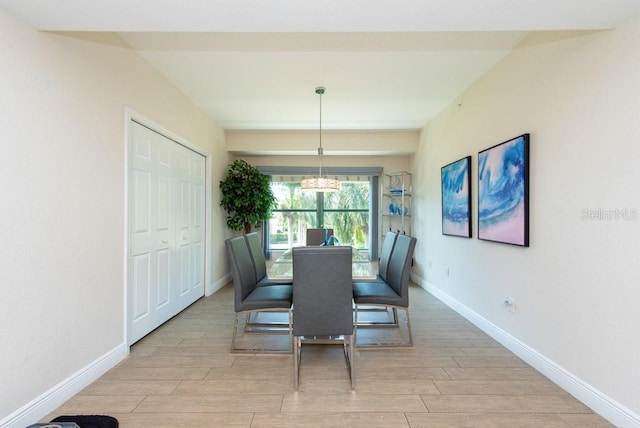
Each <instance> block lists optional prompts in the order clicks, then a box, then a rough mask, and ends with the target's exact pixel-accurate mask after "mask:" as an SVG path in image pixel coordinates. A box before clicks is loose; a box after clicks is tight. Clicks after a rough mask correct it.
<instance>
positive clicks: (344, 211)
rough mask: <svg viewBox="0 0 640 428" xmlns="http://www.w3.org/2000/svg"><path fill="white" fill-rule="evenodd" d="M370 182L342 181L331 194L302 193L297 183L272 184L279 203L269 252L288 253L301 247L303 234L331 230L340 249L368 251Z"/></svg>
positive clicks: (274, 182)
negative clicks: (347, 247) (291, 249)
mask: <svg viewBox="0 0 640 428" xmlns="http://www.w3.org/2000/svg"><path fill="white" fill-rule="evenodd" d="M369 188H370V184H369V181H368V180H367V181H343V182H342V190H340V191H339V192H333V193H315V192H305V191H302V190H301V188H300V181H286V182H285V181H272V182H271V189H272V190H273V194H274V195H275V197H276V199H277V200H278V208H277V209H276V210H274V212H273V217H272V219H271V220H270V222H269V248H271V249H272V250H282V249H288V248H291V247H295V246H300V245H304V243H305V236H306V230H307V229H310V228H327V229H333V234H334V236H335V237H336V238H337V241H338V242H339V243H340V244H341V245H351V246H353V247H354V248H356V249H360V250H365V249H368V248H369V247H370V239H369V229H370V227H369V226H370V224H371V214H370V212H369V206H370V205H371V204H370V197H369V191H370V190H369Z"/></svg>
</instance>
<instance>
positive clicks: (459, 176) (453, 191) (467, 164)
mask: <svg viewBox="0 0 640 428" xmlns="http://www.w3.org/2000/svg"><path fill="white" fill-rule="evenodd" d="M440 177H441V180H442V234H443V235H452V236H463V237H466V238H471V156H467V157H466V158H462V159H460V160H458V161H455V162H453V163H450V164H449V165H446V166H443V167H442V168H441V172H440Z"/></svg>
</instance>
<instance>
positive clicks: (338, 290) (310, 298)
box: [293, 246, 354, 390]
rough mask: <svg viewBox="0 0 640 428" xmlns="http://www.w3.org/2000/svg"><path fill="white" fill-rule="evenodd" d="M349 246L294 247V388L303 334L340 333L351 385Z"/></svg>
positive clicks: (352, 380) (352, 371) (328, 334)
mask: <svg viewBox="0 0 640 428" xmlns="http://www.w3.org/2000/svg"><path fill="white" fill-rule="evenodd" d="M351 253H352V248H351V247H350V246H333V247H296V248H293V343H294V348H293V349H294V352H293V354H294V358H293V360H294V372H295V389H296V390H297V389H298V385H299V380H300V362H301V354H302V344H303V337H306V338H309V337H318V336H321V337H326V336H342V345H343V352H344V357H345V361H346V363H347V368H348V370H349V377H350V379H351V388H354V361H353V301H352V288H351V256H352V254H351Z"/></svg>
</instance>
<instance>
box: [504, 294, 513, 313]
mask: <svg viewBox="0 0 640 428" xmlns="http://www.w3.org/2000/svg"><path fill="white" fill-rule="evenodd" d="M504 306H505V308H506V309H507V310H508V311H509V312H515V311H516V302H515V300H513V297H505V299H504Z"/></svg>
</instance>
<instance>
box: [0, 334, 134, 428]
mask: <svg viewBox="0 0 640 428" xmlns="http://www.w3.org/2000/svg"><path fill="white" fill-rule="evenodd" d="M128 352H129V348H128V347H127V346H126V344H124V343H122V344H121V345H118V346H117V347H115V348H113V349H112V350H111V351H109V352H107V353H106V354H104V355H103V356H101V357H100V358H98V359H97V360H95V361H94V362H92V363H91V364H89V365H88V366H86V367H85V368H83V369H82V370H80V371H78V372H77V373H75V374H74V375H72V376H70V377H68V378H67V379H65V380H63V381H62V382H60V383H59V384H57V385H56V386H54V387H53V388H51V389H50V390H48V391H47V392H45V393H44V394H42V395H41V396H39V397H37V398H36V399H35V400H33V401H31V402H30V403H28V404H26V405H24V406H22V407H21V408H20V409H18V410H16V411H15V412H13V413H12V414H10V415H9V416H8V417H6V418H5V419H3V420H1V421H0V427H1V428H24V427H26V426H29V425H32V424H34V423H36V422H38V421H39V420H40V419H42V418H43V417H45V416H46V415H48V414H49V413H51V412H52V411H54V410H55V409H57V408H58V407H60V406H61V405H62V404H64V403H65V402H66V401H67V400H68V399H70V398H71V397H73V396H74V395H76V394H77V393H78V392H80V391H81V390H82V389H84V388H85V387H87V386H88V385H89V384H91V383H92V382H94V381H95V380H97V379H98V378H99V377H100V376H102V375H103V374H105V373H106V372H107V371H109V370H110V369H111V368H113V367H115V365H116V364H118V363H119V362H120V361H122V360H123V359H124V358H125V357H126V356H127V354H128Z"/></svg>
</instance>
